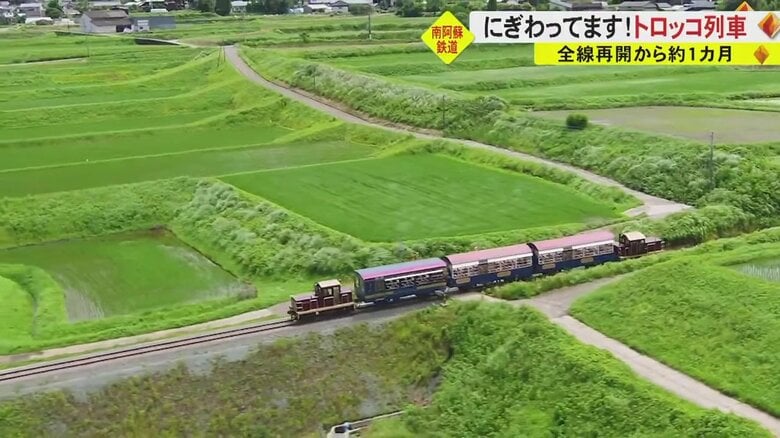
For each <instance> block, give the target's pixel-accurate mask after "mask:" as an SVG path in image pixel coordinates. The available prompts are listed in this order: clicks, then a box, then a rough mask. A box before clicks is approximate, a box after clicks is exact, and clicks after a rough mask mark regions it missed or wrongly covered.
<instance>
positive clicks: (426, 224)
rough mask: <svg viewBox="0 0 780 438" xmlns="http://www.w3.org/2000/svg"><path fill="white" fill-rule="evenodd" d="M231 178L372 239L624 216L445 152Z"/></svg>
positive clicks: (539, 182) (561, 189) (285, 204)
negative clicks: (457, 158) (460, 159)
mask: <svg viewBox="0 0 780 438" xmlns="http://www.w3.org/2000/svg"><path fill="white" fill-rule="evenodd" d="M223 179H224V180H225V181H227V182H229V183H230V184H233V185H236V186H238V187H239V188H242V189H244V190H246V191H248V192H251V193H255V194H257V195H260V196H262V197H264V198H266V199H269V200H271V201H273V202H275V203H277V204H279V205H281V206H283V207H285V208H288V209H290V210H292V211H294V212H297V213H299V214H301V215H303V216H307V217H310V218H312V219H314V220H315V221H317V222H319V223H321V224H323V225H326V226H328V227H330V228H333V229H336V230H339V231H342V232H345V233H348V234H351V235H353V236H355V237H358V238H361V239H365V240H369V241H385V242H386V241H398V240H407V239H423V238H427V237H442V236H456V235H467V234H478V233H485V232H490V231H503V230H512V229H522V228H531V227H537V226H549V225H557V224H563V223H578V222H583V221H588V220H590V219H596V218H610V217H616V216H618V213H617V212H616V211H615V210H614V208H613V207H612V206H610V205H606V204H602V203H599V202H597V201H595V200H593V199H590V198H588V197H585V196H582V195H580V194H578V193H576V192H575V191H573V190H570V189H568V188H565V187H563V186H560V185H557V184H554V183H551V182H548V181H545V180H543V179H540V178H536V177H531V176H527V175H521V174H515V173H510V172H506V171H501V170H497V169H492V168H488V167H483V166H477V165H473V164H469V163H466V162H464V161H459V160H456V159H452V158H449V157H444V156H438V155H414V156H411V155H410V156H396V157H390V158H382V159H374V160H364V161H359V162H350V163H337V164H331V165H324V166H311V167H307V168H299V169H285V170H278V171H269V172H258V173H253V174H247V175H239V176H232V177H227V178H223Z"/></svg>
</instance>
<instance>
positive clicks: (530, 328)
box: [367, 303, 767, 437]
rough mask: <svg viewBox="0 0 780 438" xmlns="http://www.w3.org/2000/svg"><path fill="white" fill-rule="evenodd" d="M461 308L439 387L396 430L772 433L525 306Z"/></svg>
mask: <svg viewBox="0 0 780 438" xmlns="http://www.w3.org/2000/svg"><path fill="white" fill-rule="evenodd" d="M456 311H457V312H458V313H459V315H460V317H459V318H458V319H457V320H456V321H455V323H454V324H453V327H452V328H451V329H450V333H451V336H452V338H453V339H454V344H455V348H454V351H455V354H454V355H453V358H452V359H451V360H450V361H449V362H448V363H447V364H446V365H445V366H444V370H443V372H442V376H443V381H442V384H441V387H440V389H439V390H438V391H437V392H436V394H435V395H434V397H433V399H432V401H431V403H430V406H429V407H424V408H423V407H412V408H411V409H409V411H408V413H407V414H405V415H404V416H402V417H400V418H399V419H397V420H395V421H394V423H395V425H394V426H395V427H392V426H391V427H388V428H387V429H390V430H392V431H393V433H392V434H391V435H390V436H425V437H446V436H456V435H468V436H496V435H500V436H540V437H541V436H585V435H599V436H636V435H652V436H666V435H674V436H697V435H701V434H712V435H714V436H741V435H744V436H767V432H766V431H762V430H760V429H759V428H758V427H756V426H755V425H753V424H750V423H748V422H747V421H743V420H741V419H739V420H738V419H737V418H736V417H731V416H726V415H724V414H722V413H720V412H718V411H715V410H711V411H703V410H701V409H699V408H695V407H693V406H692V405H690V404H688V403H687V402H682V401H680V400H679V399H676V398H674V397H672V396H671V395H669V394H668V393H666V392H664V391H662V390H660V389H658V388H657V387H655V386H653V385H652V384H650V383H647V382H645V381H642V380H639V379H637V378H636V377H635V375H634V374H633V373H632V372H631V371H630V370H629V369H628V368H627V367H626V366H625V365H623V364H621V363H619V362H617V360H616V359H614V357H613V356H611V355H610V354H609V353H607V352H605V351H603V350H599V349H596V348H593V347H589V346H583V345H582V344H579V343H578V342H576V341H575V340H574V339H573V338H571V337H570V336H569V335H567V334H565V333H564V332H563V331H562V329H560V328H558V327H556V326H554V325H553V324H551V323H549V322H547V321H545V320H544V317H543V316H541V315H540V314H539V313H537V312H536V311H532V310H530V309H529V308H525V307H523V308H519V309H511V308H509V306H505V305H503V306H490V305H485V304H481V305H480V304H476V303H469V304H467V305H464V306H463V307H459V308H457V310H456ZM464 388H468V390H464ZM584 413H587V414H584ZM367 435H368V436H369V437H370V436H372V434H371V433H369V434H367ZM380 436H381V435H380ZM385 436H387V435H385Z"/></svg>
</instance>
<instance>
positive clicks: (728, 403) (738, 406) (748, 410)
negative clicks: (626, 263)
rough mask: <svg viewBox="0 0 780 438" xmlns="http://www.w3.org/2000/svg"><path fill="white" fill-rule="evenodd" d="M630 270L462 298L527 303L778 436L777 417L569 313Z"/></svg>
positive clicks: (666, 383)
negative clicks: (542, 289) (523, 294)
mask: <svg viewBox="0 0 780 438" xmlns="http://www.w3.org/2000/svg"><path fill="white" fill-rule="evenodd" d="M628 275H631V274H624V275H619V276H616V277H610V278H604V279H600V280H596V281H592V282H590V283H585V284H579V285H576V286H570V287H564V288H561V289H557V290H555V291H553V292H550V293H546V294H542V295H539V296H536V297H533V298H530V299H522V300H513V301H505V300H501V299H498V298H493V297H489V296H487V295H476V294H473V295H467V296H464V297H463V299H464V300H474V299H476V300H486V301H492V302H501V303H509V304H511V305H514V306H522V305H529V306H531V307H534V308H536V309H537V310H539V311H541V312H542V313H544V314H545V315H547V317H548V318H549V319H550V321H552V322H553V323H555V324H557V325H558V326H560V327H562V328H563V329H564V330H566V331H567V332H569V333H570V334H571V335H573V336H574V337H575V338H577V339H578V340H579V341H580V342H582V343H585V344H590V345H593V346H595V347H598V348H601V349H602V350H607V351H609V352H610V353H612V354H613V355H614V356H615V357H616V358H618V359H620V360H621V361H623V362H624V363H625V364H626V365H628V366H629V367H630V368H631V369H632V370H633V371H634V372H635V373H637V374H638V375H640V376H642V377H644V378H645V379H647V380H649V381H650V382H652V383H654V384H656V385H658V386H660V387H662V388H664V389H666V390H667V391H669V392H671V393H673V394H676V395H677V396H679V397H681V398H684V399H685V400H688V401H690V402H692V403H694V404H697V405H699V406H701V407H704V408H708V409H710V408H715V409H718V410H720V411H723V412H731V413H734V414H736V415H739V416H742V417H745V418H748V419H750V420H753V421H755V422H757V423H758V424H760V425H762V426H763V427H765V428H766V429H768V430H769V431H770V432H771V433H773V434H774V435H775V436H777V437H780V419H777V418H775V417H773V416H772V415H770V414H767V413H766V412H764V411H761V410H759V409H756V408H754V407H752V406H750V405H748V404H746V403H743V402H741V401H739V400H736V399H733V398H731V397H729V396H726V395H724V394H722V393H720V392H719V391H717V390H715V389H712V388H711V387H709V386H707V385H705V384H704V383H701V382H699V381H698V380H695V379H694V378H692V377H690V376H688V375H686V374H683V373H681V372H679V371H677V370H675V369H674V368H671V367H669V366H667V365H664V364H662V363H661V362H658V361H657V360H655V359H652V358H650V357H648V356H645V355H643V354H640V353H638V352H636V351H635V350H632V349H631V348H630V347H628V346H626V345H625V344H622V343H621V342H619V341H617V340H615V339H612V338H609V337H607V336H605V335H603V334H602V333H601V332H598V331H596V330H594V329H592V328H590V327H589V326H587V325H585V324H583V323H582V322H580V321H578V320H576V319H574V318H572V317H571V316H569V315H568V310H569V307H571V305H572V303H573V302H574V301H575V300H576V299H577V298H579V297H581V296H583V295H587V294H588V293H591V292H594V291H595V290H597V289H599V288H600V287H601V286H604V285H606V284H609V283H612V282H615V281H618V280H620V279H622V278H625V277H626V276H628Z"/></svg>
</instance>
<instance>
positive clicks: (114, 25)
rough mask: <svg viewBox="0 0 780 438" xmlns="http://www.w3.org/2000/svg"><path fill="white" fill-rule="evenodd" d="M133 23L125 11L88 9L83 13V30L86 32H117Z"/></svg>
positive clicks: (122, 30)
mask: <svg viewBox="0 0 780 438" xmlns="http://www.w3.org/2000/svg"><path fill="white" fill-rule="evenodd" d="M132 25H133V23H132V22H131V21H130V18H129V17H128V16H127V12H125V11H87V12H85V13H84V14H82V15H81V30H82V32H86V33H117V32H124V31H125V29H129V28H131V27H132Z"/></svg>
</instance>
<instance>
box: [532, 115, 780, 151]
mask: <svg viewBox="0 0 780 438" xmlns="http://www.w3.org/2000/svg"><path fill="white" fill-rule="evenodd" d="M580 112H582V113H583V114H585V115H587V116H588V118H589V119H590V121H591V122H592V123H596V124H599V125H604V126H613V127H621V128H629V129H635V130H640V131H648V132H655V133H665V134H669V135H674V136H677V137H682V138H687V139H691V140H697V141H701V142H709V141H710V133H711V132H712V133H714V135H715V136H714V139H715V141H716V142H717V143H727V144H741V143H758V142H776V141H780V112H770V111H747V110H735V109H719V108H697V107H675V106H659V107H634V108H610V109H594V110H585V111H580ZM534 114H536V115H540V116H545V117H552V118H554V119H558V120H564V119H566V116H568V115H569V114H571V111H549V112H548V111H539V112H535V113H534ZM734 126H738V127H739V129H734Z"/></svg>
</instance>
